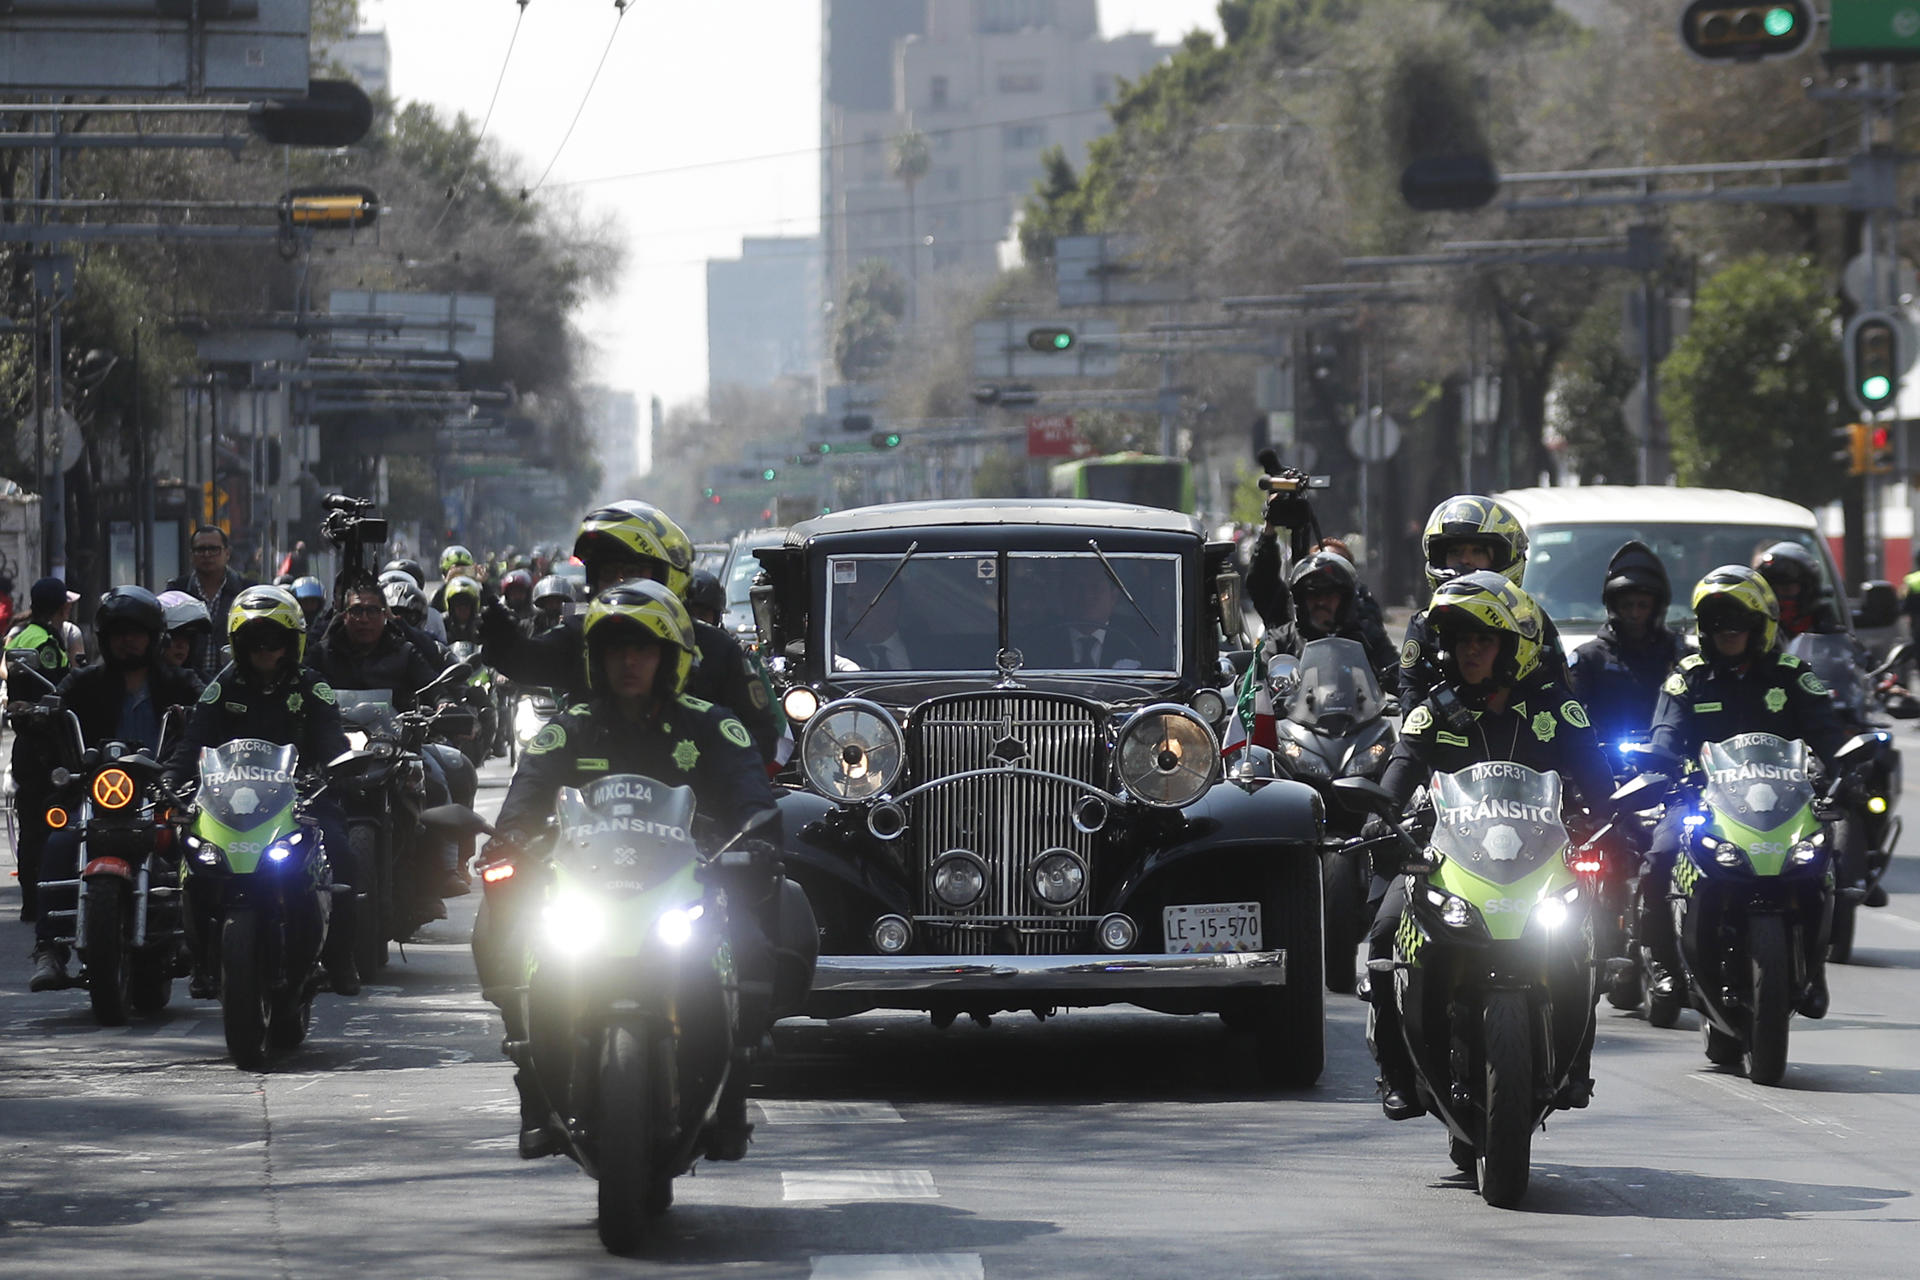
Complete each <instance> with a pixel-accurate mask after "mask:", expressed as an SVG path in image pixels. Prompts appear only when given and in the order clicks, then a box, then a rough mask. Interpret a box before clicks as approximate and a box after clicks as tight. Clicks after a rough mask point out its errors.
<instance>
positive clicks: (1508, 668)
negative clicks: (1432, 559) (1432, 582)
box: [1427, 569, 1542, 684]
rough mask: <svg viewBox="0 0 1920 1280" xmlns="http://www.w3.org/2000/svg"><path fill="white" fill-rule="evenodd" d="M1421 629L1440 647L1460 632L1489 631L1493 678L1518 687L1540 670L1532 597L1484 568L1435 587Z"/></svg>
mask: <svg viewBox="0 0 1920 1280" xmlns="http://www.w3.org/2000/svg"><path fill="white" fill-rule="evenodd" d="M1427 625H1428V626H1430V627H1431V628H1432V629H1433V634H1434V638H1435V639H1436V640H1437V641H1438V642H1439V644H1440V647H1441V648H1442V649H1446V650H1451V649H1452V647H1453V639H1452V637H1453V636H1455V635H1457V634H1459V633H1460V632H1462V631H1491V632H1493V633H1494V634H1495V635H1497V636H1499V637H1500V658H1499V660H1498V661H1497V662H1495V664H1494V678H1495V679H1496V680H1497V681H1502V682H1505V683H1508V684H1518V683H1519V682H1520V681H1522V680H1525V679H1526V678H1527V677H1528V676H1530V675H1532V674H1533V673H1534V672H1535V671H1537V670H1538V669H1539V667H1540V638H1541V632H1542V624H1541V621H1540V606H1539V605H1537V604H1535V603H1534V600H1533V597H1532V596H1530V595H1528V594H1527V593H1526V592H1525V591H1522V590H1521V589H1520V588H1519V587H1516V586H1514V585H1513V584H1512V583H1511V582H1509V581H1507V579H1506V578H1505V577H1503V576H1502V575H1500V574H1497V573H1494V572H1492V571H1490V570H1487V569H1478V570H1475V571H1474V572H1472V573H1463V574H1460V575H1459V576H1457V577H1455V578H1453V579H1452V580H1450V581H1447V582H1443V583H1441V584H1440V587H1439V589H1438V590H1436V591H1435V592H1434V593H1433V603H1432V604H1430V605H1428V606H1427Z"/></svg>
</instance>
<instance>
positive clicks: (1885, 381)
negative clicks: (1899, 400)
mask: <svg viewBox="0 0 1920 1280" xmlns="http://www.w3.org/2000/svg"><path fill="white" fill-rule="evenodd" d="M1860 394H1861V395H1862V396H1864V397H1866V399H1867V400H1869V401H1874V400H1885V399H1886V398H1887V397H1888V396H1889V395H1891V394H1893V379H1892V378H1889V377H1887V376H1886V375H1885V374H1880V373H1876V374H1874V375H1873V376H1872V377H1871V378H1868V379H1867V380H1866V381H1865V382H1862V383H1861V384H1860Z"/></svg>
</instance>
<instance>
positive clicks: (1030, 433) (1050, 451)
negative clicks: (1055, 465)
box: [1027, 413, 1088, 458]
mask: <svg viewBox="0 0 1920 1280" xmlns="http://www.w3.org/2000/svg"><path fill="white" fill-rule="evenodd" d="M1087 452H1088V449H1087V444H1086V442H1085V441H1084V440H1082V439H1081V438H1080V437H1079V436H1078V435H1076V434H1075V433H1074V430H1073V415H1072V414H1066V413H1048V414H1035V415H1034V416H1032V417H1030V418H1028V419H1027V456H1028V457H1029V458H1080V457H1085V456H1086V454H1087Z"/></svg>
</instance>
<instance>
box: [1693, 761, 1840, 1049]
mask: <svg viewBox="0 0 1920 1280" xmlns="http://www.w3.org/2000/svg"><path fill="white" fill-rule="evenodd" d="M1875 749H1876V744H1875V743H1874V741H1873V739H1872V738H1871V736H1870V735H1866V734H1862V735H1860V736H1857V737H1854V738H1851V739H1849V740H1848V741H1847V743H1846V745H1845V746H1843V747H1842V748H1841V749H1840V751H1839V752H1838V753H1837V754H1836V756H1835V757H1834V763H1835V766H1836V768H1835V773H1834V777H1833V779H1832V781H1831V782H1830V784H1829V785H1828V786H1827V788H1826V790H1825V791H1823V792H1816V791H1815V788H1814V784H1813V779H1812V776H1811V774H1810V772H1809V769H1808V764H1809V753H1808V751H1807V747H1806V744H1805V743H1803V742H1798V741H1794V742H1789V741H1787V740H1786V739H1784V738H1780V737H1777V736H1776V735H1774V734H1770V733H1746V734H1738V735H1736V736H1734V737H1731V738H1728V739H1726V740H1725V741H1722V742H1709V743H1706V744H1705V745H1703V746H1702V747H1701V748H1700V761H1699V762H1700V773H1699V774H1698V775H1696V776H1694V777H1693V778H1691V779H1690V780H1689V781H1686V782H1684V783H1683V784H1682V789H1681V790H1680V791H1679V792H1678V793H1676V795H1675V796H1674V797H1673V798H1672V799H1671V800H1670V801H1669V802H1668V803H1669V808H1670V809H1671V808H1672V807H1674V806H1681V807H1683V812H1684V814H1685V816H1684V817H1683V818H1682V819H1681V841H1680V851H1679V853H1678V855H1677V856H1676V857H1675V859H1674V864H1673V892H1672V896H1671V903H1672V910H1673V914H1674V932H1675V935H1676V936H1677V937H1678V939H1679V943H1680V948H1679V949H1680V961H1681V968H1682V970H1683V971H1684V976H1685V979H1686V985H1687V992H1688V996H1689V998H1690V999H1691V1001H1692V1004H1693V1007H1694V1008H1696V1009H1698V1010H1700V1013H1701V1025H1702V1031H1703V1034H1704V1036H1705V1040H1706V1045H1705V1048H1706V1054H1707V1059H1708V1061H1710V1062H1714V1063H1716V1064H1719V1065H1723V1066H1730V1065H1735V1064H1738V1065H1740V1066H1741V1067H1743V1068H1744V1069H1745V1071H1746V1073H1747V1078H1748V1079H1750V1080H1752V1081H1753V1082H1754V1083H1755V1084H1778V1083H1779V1082H1780V1078H1781V1077H1782V1076H1783V1075H1785V1074H1786V1069H1787V1031H1788V1024H1789V1023H1790V1021H1791V1020H1792V1017H1793V1013H1794V1010H1795V1009H1796V1008H1797V1007H1798V1005H1799V1003H1800V998H1801V994H1802V992H1804V991H1805V990H1806V987H1807V982H1808V980H1809V967H1808V966H1809V962H1810V961H1811V960H1812V959H1813V958H1814V957H1813V956H1812V954H1811V953H1812V951H1813V948H1815V947H1817V946H1818V945H1819V940H1820V935H1821V934H1822V932H1824V926H1825V924H1826V921H1827V919H1828V915H1829V913H1830V912H1831V911H1832V908H1833V897H1834V892H1833V850H1834V846H1833V843H1832V839H1833V835H1832V828H1831V826H1830V823H1831V822H1832V819H1834V818H1835V817H1838V816H1839V815H1840V809H1839V808H1838V803H1837V802H1838V799H1839V796H1840V795H1841V793H1842V792H1843V791H1844V790H1846V789H1847V787H1848V786H1849V783H1850V780H1851V779H1852V778H1853V776H1854V775H1855V774H1856V773H1857V772H1858V771H1860V770H1861V769H1863V768H1864V767H1865V766H1867V765H1868V764H1869V763H1870V761H1871V759H1872V756H1873V753H1874V751H1875ZM1664 763H1666V764H1667V766H1668V767H1669V768H1671V767H1675V766H1677V765H1678V764H1679V763H1680V762H1679V761H1677V760H1672V759H1671V758H1670V757H1669V760H1668V761H1666V762H1664Z"/></svg>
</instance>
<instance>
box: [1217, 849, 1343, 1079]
mask: <svg viewBox="0 0 1920 1280" xmlns="http://www.w3.org/2000/svg"><path fill="white" fill-rule="evenodd" d="M1275 859H1276V860H1275V864H1274V865H1273V866H1272V867H1271V868H1270V869H1269V870H1268V871H1267V872H1266V873H1265V875H1264V876H1263V877H1262V880H1263V883H1262V888H1261V893H1260V919H1261V923H1262V928H1263V932H1264V934H1265V945H1266V947H1267V949H1268V950H1279V949H1284V950H1285V951H1286V953H1287V981H1286V985H1285V986H1281V987H1270V988H1266V989H1263V990H1261V991H1259V992H1257V993H1255V994H1253V995H1251V996H1249V997H1247V1000H1248V1003H1249V1007H1247V1008H1245V1009H1243V1010H1240V1011H1237V1013H1238V1016H1234V1017H1231V1018H1230V1019H1229V1023H1230V1025H1232V1026H1234V1027H1236V1028H1239V1027H1244V1028H1245V1029H1246V1030H1248V1031H1250V1032H1251V1033H1252V1036H1253V1062H1254V1072H1255V1075H1256V1076H1257V1077H1258V1079H1259V1081H1260V1083H1261V1085H1262V1086H1264V1087H1266V1088H1269V1089H1305V1088H1309V1087H1310V1086H1312V1085H1313V1084H1314V1082H1315V1081H1317V1080H1319V1079H1320V1073H1321V1071H1323V1070H1324V1069H1325V1067H1326V1060H1327V1000H1326V995H1327V989H1326V971H1325V958H1326V952H1325V941H1324V935H1323V932H1322V930H1323V926H1324V923H1325V921H1324V917H1323V915H1322V908H1321V898H1320V890H1321V884H1320V859H1319V858H1317V857H1310V856H1306V855H1302V854H1297V853H1280V854H1277V855H1275Z"/></svg>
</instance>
